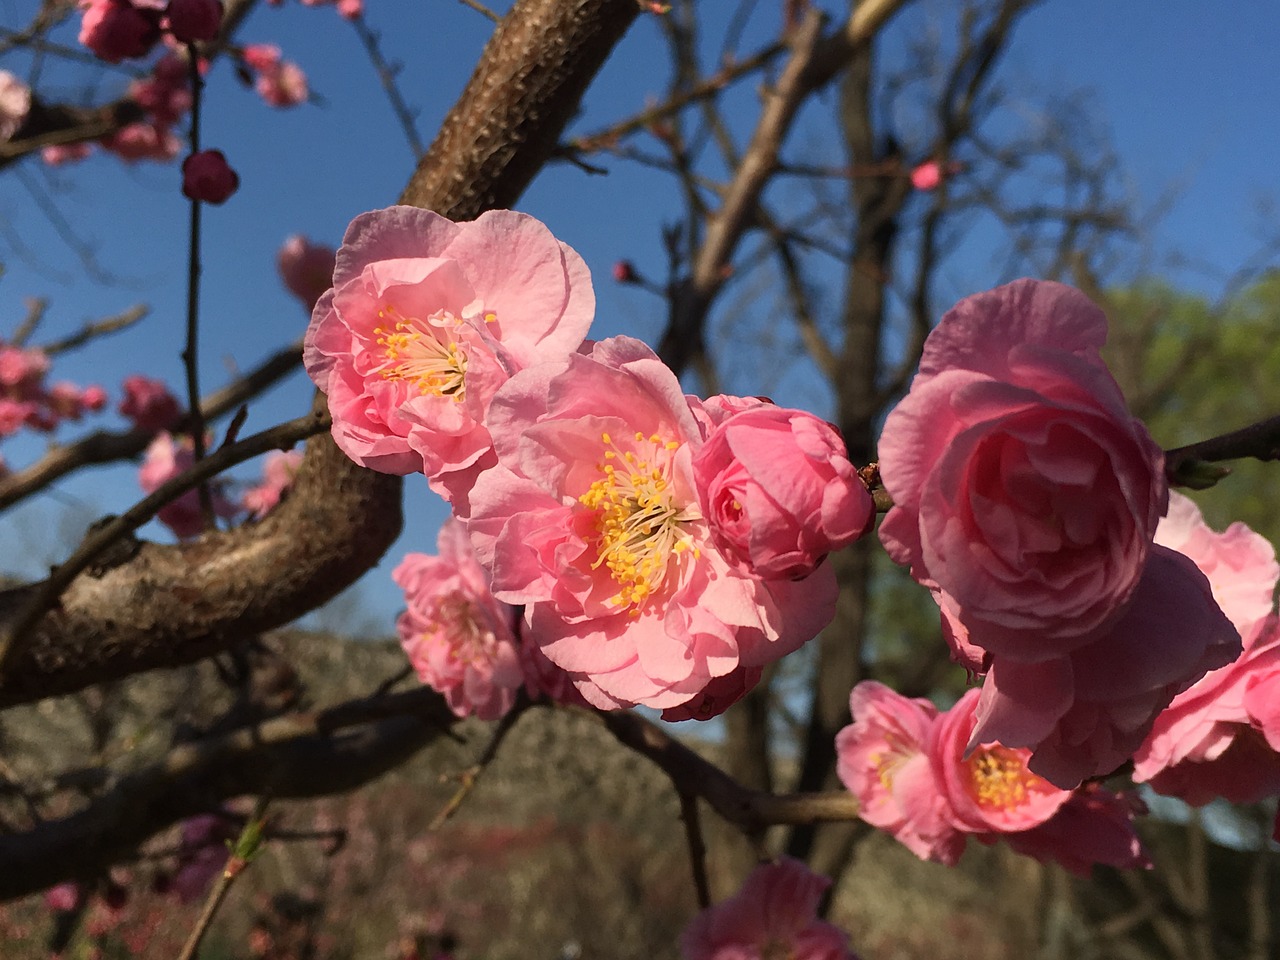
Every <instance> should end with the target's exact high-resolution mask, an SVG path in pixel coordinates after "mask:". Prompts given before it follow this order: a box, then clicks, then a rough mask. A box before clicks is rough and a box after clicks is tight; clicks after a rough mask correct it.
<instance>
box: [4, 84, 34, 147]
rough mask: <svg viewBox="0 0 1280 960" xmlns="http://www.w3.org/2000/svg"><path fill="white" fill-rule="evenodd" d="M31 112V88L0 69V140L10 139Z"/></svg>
mask: <svg viewBox="0 0 1280 960" xmlns="http://www.w3.org/2000/svg"><path fill="white" fill-rule="evenodd" d="M30 112H31V88H30V87H28V86H27V85H26V84H25V83H23V82H22V81H21V80H19V79H18V78H17V77H16V76H14V75H13V74H12V73H10V72H9V71H8V70H0V141H6V140H12V139H13V135H14V134H15V133H17V132H18V129H19V128H20V127H21V126H22V125H23V123H25V122H26V119H27V114H28V113H30Z"/></svg>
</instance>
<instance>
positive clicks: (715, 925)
mask: <svg viewBox="0 0 1280 960" xmlns="http://www.w3.org/2000/svg"><path fill="white" fill-rule="evenodd" d="M829 886H831V881H830V880H828V879H827V878H826V877H823V876H820V875H819V874H816V873H813V872H812V871H810V870H809V868H808V867H806V866H805V865H804V864H803V863H801V862H800V861H799V860H792V859H791V858H790V857H783V858H782V859H780V860H778V861H777V862H775V863H765V864H761V865H760V866H758V867H756V868H755V869H754V870H752V871H751V874H750V875H749V876H748V877H747V879H746V881H745V882H744V883H743V885H742V889H741V890H739V891H738V892H737V893H736V894H735V895H734V896H732V897H730V898H729V899H728V900H725V901H723V902H722V903H718V904H716V905H715V906H712V907H708V908H707V909H706V910H703V911H702V912H701V913H700V914H698V915H697V916H696V917H694V918H693V921H692V922H691V923H690V924H689V926H688V927H686V928H685V931H684V933H682V934H681V935H680V953H681V956H682V957H684V960H773V958H776V957H786V958H788V960H856V958H854V954H853V953H852V952H851V951H850V949H849V938H848V936H847V935H846V934H845V933H844V931H842V930H840V929H839V928H838V927H834V926H832V925H831V924H829V923H827V922H825V921H823V920H820V919H818V905H819V903H820V902H821V901H822V895H823V893H824V892H825V891H826V889H827V888H828V887H829Z"/></svg>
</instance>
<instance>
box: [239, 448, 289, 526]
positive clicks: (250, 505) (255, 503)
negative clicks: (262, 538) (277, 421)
mask: <svg viewBox="0 0 1280 960" xmlns="http://www.w3.org/2000/svg"><path fill="white" fill-rule="evenodd" d="M301 466H302V451H301V450H272V451H271V452H270V453H268V454H267V455H266V457H265V459H264V460H263V462H262V483H260V484H259V485H258V486H256V487H250V488H249V489H248V490H246V491H245V492H244V495H243V496H242V497H241V498H240V505H241V506H242V507H244V509H246V510H248V511H249V512H250V513H251V514H253V516H255V517H257V518H259V519H261V518H262V517H265V516H266V515H267V514H268V513H270V512H271V511H272V510H274V509H275V507H276V505H277V504H278V503H279V502H280V498H281V496H283V495H284V492H285V491H286V490H288V489H289V487H291V486H293V479H294V477H296V476H297V475H298V468H299V467H301Z"/></svg>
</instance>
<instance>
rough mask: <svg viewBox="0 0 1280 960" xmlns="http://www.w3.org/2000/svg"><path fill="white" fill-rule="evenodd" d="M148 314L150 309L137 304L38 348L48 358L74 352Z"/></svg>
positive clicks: (130, 325)
mask: <svg viewBox="0 0 1280 960" xmlns="http://www.w3.org/2000/svg"><path fill="white" fill-rule="evenodd" d="M149 312H150V308H149V307H147V306H145V305H144V304H141V303H140V304H138V305H137V306H135V307H130V308H129V309H128V310H126V311H124V312H123V313H117V314H116V315H115V316H113V317H105V318H103V319H102V320H94V321H91V322H90V323H86V324H85V325H84V326H83V327H81V328H80V329H79V330H78V331H76V332H75V333H73V334H71V335H70V336H68V337H63V338H62V339H61V340H54V341H53V342H52V343H46V344H44V345H43V346H41V347H40V349H41V350H43V351H44V352H45V354H46V355H48V356H54V355H55V354H59V353H66V352H67V351H68V350H74V349H76V348H77V347H82V346H84V345H85V344H86V343H88V342H90V341H91V340H96V339H97V338H98V337H101V336H103V335H105V334H108V333H119V332H120V331H121V330H127V329H128V328H129V327H132V326H133V325H134V324H135V323H137V322H138V321H139V320H141V319H142V318H143V317H145V316H146V315H147V314H148V313H149Z"/></svg>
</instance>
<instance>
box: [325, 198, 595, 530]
mask: <svg viewBox="0 0 1280 960" xmlns="http://www.w3.org/2000/svg"><path fill="white" fill-rule="evenodd" d="M333 282H334V287H333V289H332V290H331V291H329V292H327V293H325V295H324V296H322V297H321V298H320V301H319V302H318V303H317V304H316V308H315V311H314V312H313V313H312V317H311V325H310V327H309V328H308V330H307V336H306V342H305V347H304V350H303V360H304V362H305V363H306V367H307V372H308V373H309V374H310V375H311V379H312V380H314V381H315V382H316V385H317V386H318V387H319V388H320V389H321V390H323V391H324V392H325V393H326V394H328V398H329V410H330V412H331V413H332V414H333V437H334V440H335V441H336V442H337V444H338V446H339V447H340V448H341V449H342V450H343V452H344V453H346V454H347V456H349V457H351V458H352V459H353V460H355V461H356V462H357V463H359V464H362V465H363V466H366V467H371V468H373V469H375V470H381V471H383V472H386V473H401V474H403V473H412V472H414V471H421V472H423V473H425V474H426V475H427V477H428V479H430V480H431V481H432V487H433V489H435V490H437V492H440V493H443V494H444V495H445V496H446V497H448V498H449V499H451V500H452V502H453V506H454V511H455V512H456V513H458V514H459V515H462V516H465V515H466V495H467V491H468V490H469V489H470V487H471V485H472V484H473V483H474V480H475V477H476V476H477V475H478V474H479V473H480V471H481V470H483V469H485V468H486V467H488V466H491V465H492V464H493V463H494V455H493V452H492V443H491V441H490V438H489V432H488V430H487V429H486V427H485V425H484V421H485V417H486V412H487V410H488V407H489V402H490V400H491V399H492V397H493V395H494V393H495V392H496V391H497V389H498V387H499V386H500V385H501V384H502V383H503V382H504V381H505V380H506V379H507V378H508V376H509V375H510V374H511V373H512V372H514V371H516V370H519V369H522V368H523V367H526V366H528V365H529V364H531V363H534V362H536V361H537V360H540V359H543V358H544V357H562V356H564V355H566V354H568V353H569V352H571V351H572V350H574V349H575V348H577V346H578V345H579V344H580V343H581V342H582V338H583V336H584V335H585V334H586V331H587V327H588V326H589V325H590V323H591V316H592V313H593V311H594V309H595V295H594V293H593V292H592V289H591V277H590V274H589V273H588V271H587V267H586V264H584V263H583V262H582V258H581V257H579V256H578V255H577V254H576V253H574V251H573V250H571V249H570V248H569V247H568V246H566V245H565V244H562V243H560V242H559V241H558V240H556V238H555V237H553V236H552V235H551V232H550V231H549V230H547V228H546V227H545V226H543V225H542V224H541V223H539V222H538V221H537V220H535V219H533V218H532V217H529V216H526V215H524V214H520V213H514V212H512V211H509V210H495V211H491V212H489V213H486V214H483V215H482V216H481V217H480V218H479V219H477V220H474V221H472V222H469V223H452V222H450V221H448V220H446V219H445V218H443V217H441V216H438V215H437V214H434V213H431V212H429V211H426V210H419V209H417V208H414V207H390V208H388V209H386V210H379V211H375V212H373V213H367V214H362V215H361V216H359V217H357V218H356V219H355V220H354V221H352V223H351V226H350V227H348V229H347V234H346V237H345V238H344V240H343V245H342V248H341V249H340V250H339V251H338V256H337V265H336V267H335V270H334V280H333Z"/></svg>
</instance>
